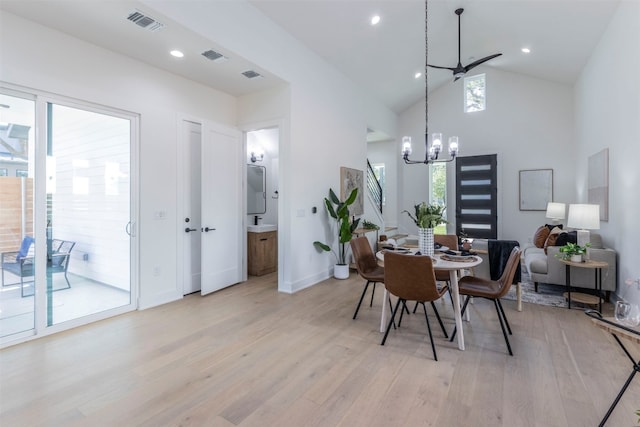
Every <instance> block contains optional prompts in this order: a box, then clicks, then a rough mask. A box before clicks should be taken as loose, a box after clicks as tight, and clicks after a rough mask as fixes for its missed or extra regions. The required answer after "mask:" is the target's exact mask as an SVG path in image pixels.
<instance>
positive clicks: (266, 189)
mask: <svg viewBox="0 0 640 427" xmlns="http://www.w3.org/2000/svg"><path fill="white" fill-rule="evenodd" d="M245 139H246V144H247V161H246V163H247V174H246V182H247V185H246V186H245V188H246V192H247V197H246V207H247V208H246V209H247V210H246V213H247V217H246V223H247V225H249V226H252V225H254V226H255V225H266V226H271V228H269V230H275V234H276V235H277V233H278V231H277V225H278V204H279V198H280V192H279V168H280V153H279V152H280V150H279V147H280V128H279V126H269V127H267V126H265V127H261V128H257V129H254V130H249V131H247V132H246V134H245ZM256 172H259V174H260V176H259V179H255V176H254V175H255V174H256ZM248 230H249V231H251V229H250V228H249V229H248ZM270 233H273V232H272V231H270ZM254 237H255V236H254ZM254 240H255V239H254ZM257 240H258V241H260V242H265V241H269V242H271V243H269V245H268V250H266V249H265V250H266V252H268V254H267V255H268V256H266V257H261V256H260V257H258V258H259V259H258V260H257V261H256V260H250V261H252V262H253V261H256V262H258V263H259V264H262V263H268V264H269V265H268V266H265V265H255V263H253V264H252V265H253V268H249V270H252V271H254V272H255V271H274V270H273V269H272V267H273V268H275V267H276V266H277V265H278V257H277V256H276V255H277V252H278V246H277V243H275V244H273V241H274V240H273V239H272V238H270V237H268V236H267V235H266V234H264V235H263V234H261V235H260V238H259V239H257ZM249 241H250V239H248V245H249V244H250V242H249ZM275 242H277V237H276V238H275ZM251 249H252V248H249V247H248V248H247V250H248V252H251ZM253 249H254V251H253V253H254V255H255V253H256V251H257V252H258V253H259V252H264V251H265V250H261V249H256V248H253ZM247 258H252V257H251V256H250V254H249V253H248V256H247ZM263 258H264V259H263Z"/></svg>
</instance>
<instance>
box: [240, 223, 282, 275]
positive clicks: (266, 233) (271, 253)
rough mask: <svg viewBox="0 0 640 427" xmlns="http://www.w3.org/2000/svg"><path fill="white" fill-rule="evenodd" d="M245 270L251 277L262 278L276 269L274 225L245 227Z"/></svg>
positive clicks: (276, 255)
mask: <svg viewBox="0 0 640 427" xmlns="http://www.w3.org/2000/svg"><path fill="white" fill-rule="evenodd" d="M247 269H248V273H249V274H250V275H251V276H262V275H263V274H268V273H273V272H274V271H276V270H277V269H278V231H277V230H276V226H275V225H268V224H262V225H254V226H249V227H247Z"/></svg>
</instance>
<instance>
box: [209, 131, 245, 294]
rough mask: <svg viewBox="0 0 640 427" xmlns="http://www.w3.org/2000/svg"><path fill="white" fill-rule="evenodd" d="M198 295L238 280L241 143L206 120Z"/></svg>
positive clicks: (235, 134)
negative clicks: (199, 287) (200, 273)
mask: <svg viewBox="0 0 640 427" xmlns="http://www.w3.org/2000/svg"><path fill="white" fill-rule="evenodd" d="M202 136H203V137H202V156H201V159H202V163H201V165H202V172H201V175H202V184H201V203H202V224H201V228H202V233H201V237H202V242H201V263H202V264H201V265H202V268H201V270H202V276H201V291H200V292H201V294H202V295H206V294H208V293H210V292H214V291H217V290H219V289H222V288H225V287H227V286H230V285H233V284H235V283H238V282H240V281H241V280H242V268H241V267H242V247H243V246H242V241H243V240H242V238H243V235H244V233H243V232H242V198H241V195H242V181H243V179H242V171H243V168H242V166H243V162H242V143H241V134H240V132H239V131H238V130H235V129H231V128H225V127H221V126H217V125H213V124H209V123H205V124H204V126H203V134H202Z"/></svg>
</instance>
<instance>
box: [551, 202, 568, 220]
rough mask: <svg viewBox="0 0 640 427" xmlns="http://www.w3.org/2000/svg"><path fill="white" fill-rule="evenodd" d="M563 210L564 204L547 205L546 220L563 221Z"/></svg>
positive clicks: (553, 203) (552, 203)
mask: <svg viewBox="0 0 640 427" xmlns="http://www.w3.org/2000/svg"><path fill="white" fill-rule="evenodd" d="M565 209H566V205H565V204H564V203H556V202H549V203H547V218H551V219H564V212H565Z"/></svg>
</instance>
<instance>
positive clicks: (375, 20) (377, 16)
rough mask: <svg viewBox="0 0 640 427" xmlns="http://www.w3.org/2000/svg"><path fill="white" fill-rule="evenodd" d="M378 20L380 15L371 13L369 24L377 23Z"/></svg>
mask: <svg viewBox="0 0 640 427" xmlns="http://www.w3.org/2000/svg"><path fill="white" fill-rule="evenodd" d="M379 22H380V15H373V17H371V25H377V24H378V23H379Z"/></svg>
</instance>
